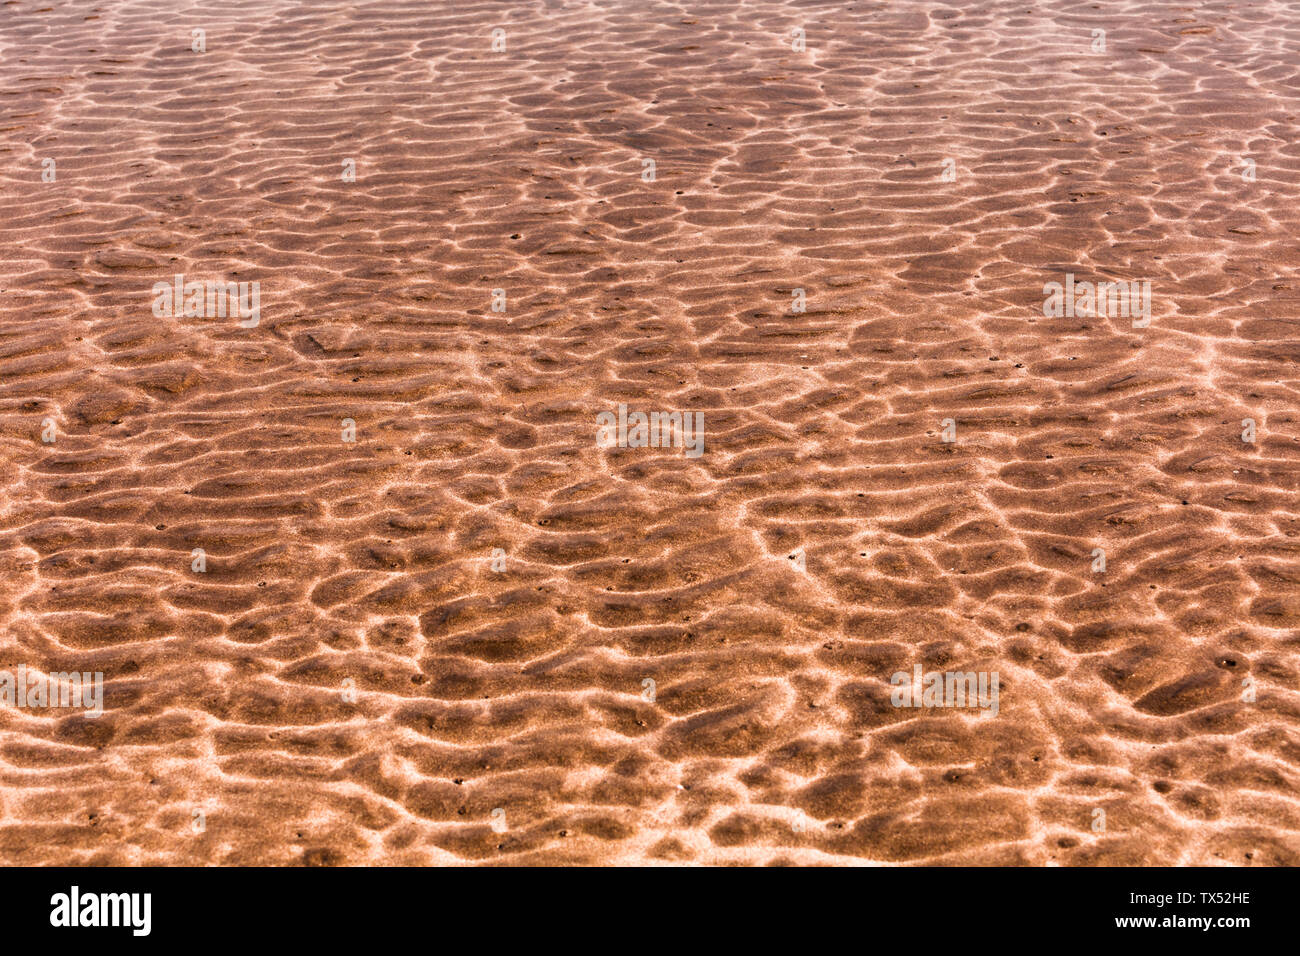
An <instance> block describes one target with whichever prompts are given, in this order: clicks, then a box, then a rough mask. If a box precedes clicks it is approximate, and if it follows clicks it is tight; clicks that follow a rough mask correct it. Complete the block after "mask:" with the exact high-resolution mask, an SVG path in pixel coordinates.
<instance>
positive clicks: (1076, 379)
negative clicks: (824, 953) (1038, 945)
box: [0, 0, 1300, 865]
mask: <svg viewBox="0 0 1300 956" xmlns="http://www.w3.org/2000/svg"><path fill="white" fill-rule="evenodd" d="M1298 13H1300V10H1298V8H1297V6H1296V4H1295V3H1282V2H1271V0H1269V2H1255V3H1224V2H1211V3H1198V4H1176V3H1156V2H1119V3H1108V4H1104V5H1101V4H1099V5H1096V6H1092V5H1085V4H1078V3H1075V2H1073V0H1050V2H1046V3H1043V2H1035V3H1025V2H1018V3H1010V2H1000V0H996V2H989V3H982V4H975V3H966V2H961V3H957V2H953V3H943V2H936V3H930V2H927V3H912V2H901V3H888V4H886V3H875V2H854V3H827V2H802V3H795V2H789V3H784V2H745V3H741V2H740V0H725V2H723V0H716V2H707V0H706V2H692V3H689V4H688V3H680V4H675V3H662V2H642V0H636V2H633V0H627V2H604V3H595V2H548V3H539V2H531V3H522V4H505V3H481V2H459V0H457V2H455V3H423V2H421V3H416V2H408V3H394V2H387V0H383V2H374V3H365V2H361V3H324V2H321V3H302V2H297V3H286V2H277V0H256V2H254V0H246V2H222V3H202V4H200V3H192V4H191V3H167V2H158V0H145V2H117V0H106V2H99V3H91V2H85V0H77V2H68V3H63V2H60V3H57V4H54V3H50V2H48V0H47V2H42V0H17V2H15V0H8V2H6V3H4V4H3V6H0V105H2V106H3V123H2V124H0V152H2V155H3V163H0V263H2V264H0V474H2V476H3V493H2V497H0V668H2V669H7V670H10V671H14V670H16V669H17V668H18V667H19V665H25V666H26V667H29V668H37V669H40V670H41V671H72V670H78V671H85V672H94V671H101V672H103V674H104V679H105V705H104V706H105V710H104V713H103V715H102V716H101V717H99V718H97V719H96V718H92V717H87V716H86V715H85V714H84V712H82V711H78V710H54V709H49V708H44V709H43V708H39V707H30V706H29V707H26V708H21V709H20V708H17V707H16V706H13V705H8V706H3V707H0V810H2V811H3V812H2V817H0V820H2V822H0V859H2V860H3V861H4V862H6V863H70V864H81V863H97V864H144V863H164V864H211V863H220V864H254V863H256V864H297V863H306V864H366V863H385V864H455V863H498V862H505V863H516V864H523V863H654V862H686V863H710V864H718V863H729V862H743V863H754V864H771V863H783V862H784V863H806V864H817V863H836V864H845V863H886V864H918V863H920V864H937V863H942V864H974V863H983V864H1032V865H1044V864H1052V863H1059V864H1062V865H1091V864H1164V863H1185V864H1204V863H1229V864H1241V865H1261V864H1263V865H1270V864H1273V865H1276V864H1296V863H1300V837H1298V835H1297V831H1298V830H1300V796H1298V794H1300V788H1298V786H1297V784H1298V782H1300V694H1298V693H1297V666H1298V663H1300V643H1298V636H1300V514H1298V510H1297V498H1296V493H1297V488H1298V486H1300V421H1297V398H1298V397H1300V389H1298V385H1300V378H1298V375H1297V360H1298V359H1300V279H1298V278H1297V266H1300V248H1298V247H1297V234H1298V232H1300V185H1298V179H1297V174H1298V173H1300V146H1298V145H1297V143H1298V142H1300V15H1298ZM196 28H201V29H203V30H205V31H206V32H205V40H206V52H202V53H199V52H195V51H194V50H193V49H192V48H191V41H192V34H191V31H192V30H193V29H196ZM496 28H501V29H503V30H504V31H505V50H504V51H495V52H494V51H493V50H492V31H493V30H494V29H496ZM796 29H802V30H804V31H805V35H806V49H803V50H796V49H794V47H795V46H797V45H798V44H797V38H798V35H797V34H795V33H793V32H792V31H794V30H796ZM1098 29H1100V30H1104V31H1105V50H1104V51H1100V52H1099V51H1097V50H1095V49H1094V42H1095V41H1094V34H1093V31H1094V30H1098ZM45 158H53V159H54V160H55V161H56V169H57V178H56V180H55V181H54V182H43V181H42V160H43V159H45ZM346 159H352V160H354V161H355V163H356V170H357V176H356V182H355V183H349V182H344V181H343V178H342V175H341V174H342V168H343V163H344V160H346ZM646 159H652V160H653V161H654V163H655V175H654V178H653V180H650V179H649V177H648V175H647V176H643V173H644V172H645V170H646V168H647V167H646V165H645V164H644V162H643V161H644V160H646ZM945 160H952V163H949V164H945ZM1246 160H1251V161H1253V163H1254V164H1255V175H1254V178H1253V179H1251V178H1250V177H1249V176H1248V175H1246V173H1245V170H1246V168H1247V163H1246ZM945 169H951V170H952V171H953V173H955V179H954V180H953V181H947V180H946V179H945V177H944V172H945ZM176 273H183V274H185V275H186V277H187V278H188V279H198V280H206V279H225V280H230V281H257V282H259V283H260V288H261V320H260V324H259V325H258V326H256V327H254V328H243V327H240V326H239V324H238V322H237V320H236V319H234V318H230V317H226V318H221V317H190V318H185V317H183V316H182V317H162V318H159V317H156V316H155V315H154V314H153V311H152V305H153V301H154V299H153V293H152V291H151V290H152V287H153V284H154V283H155V282H158V281H164V282H166V281H170V279H171V277H172V276H173V275H174V274H176ZM1066 273H1074V274H1075V275H1076V277H1078V278H1080V279H1083V278H1088V279H1093V280H1096V279H1098V278H1119V279H1125V280H1149V281H1150V282H1151V288H1152V321H1151V324H1150V327H1149V328H1145V329H1141V328H1139V329H1135V328H1132V327H1131V323H1130V322H1129V321H1128V320H1127V319H1125V318H1111V317H1105V318H1086V317H1085V318H1068V317H1061V318H1047V317H1045V316H1044V314H1043V299H1044V295H1043V291H1042V290H1043V285H1044V283H1045V282H1049V281H1064V277H1065V274H1066ZM494 289H502V290H504V291H505V293H506V309H505V311H504V312H494V311H493V309H492V303H493V290H494ZM795 289H802V290H804V294H805V296H806V302H807V309H806V311H805V312H796V311H794V310H793V308H792V305H793V303H794V291H793V290H795ZM620 403H623V404H626V405H627V406H628V407H629V408H630V409H632V410H643V411H692V412H697V413H700V414H702V415H703V420H704V426H705V442H706V444H705V452H704V454H703V455H702V456H700V457H689V456H687V455H686V454H685V452H684V450H683V449H672V448H620V447H611V448H604V447H600V446H598V444H597V441H596V416H597V415H598V414H599V413H600V412H602V411H611V410H615V409H617V407H618V405H619V404H620ZM47 418H49V419H53V421H54V423H55V440H54V441H53V442H48V441H43V440H42V432H43V429H44V426H43V422H44V421H45V419H47ZM345 419H351V420H352V421H353V422H355V427H356V441H355V442H348V441H344V440H343V438H344V432H343V429H344V427H345V424H344V420H345ZM945 419H952V420H953V423H954V425H955V428H956V441H954V442H946V441H943V436H942V428H943V425H942V423H943V421H944V420H945ZM1244 419H1253V420H1254V421H1255V422H1256V423H1257V429H1258V431H1257V437H1256V439H1255V441H1254V442H1253V443H1248V442H1244V441H1243V440H1242V431H1243V425H1242V422H1243V420H1244ZM497 548H500V549H501V550H502V552H504V564H503V565H502V561H501V559H500V555H499V556H498V562H497V566H498V567H503V570H494V569H493V562H492V555H493V553H494V549H497ZM1098 548H1100V549H1102V551H1103V552H1104V555H1105V559H1106V570H1105V571H1104V572H1095V571H1093V566H1094V561H1095V558H1094V549H1098ZM195 549H203V551H204V553H205V555H206V562H207V564H206V571H205V572H196V571H194V570H192V561H193V560H194V559H193V557H192V555H193V553H194V550H195ZM800 549H802V550H800ZM916 665H921V667H922V668H923V669H924V670H925V671H963V672H965V671H974V672H991V671H996V672H997V673H998V674H999V675H1000V679H1001V690H1000V705H999V709H998V713H997V715H996V716H993V715H992V714H991V713H987V712H981V711H980V710H978V709H970V708H967V709H964V710H963V709H948V710H941V709H929V710H924V709H905V708H897V707H894V706H892V705H891V702H890V691H891V689H892V688H891V686H890V683H889V681H890V676H891V675H892V674H893V673H895V672H897V671H905V672H909V673H911V672H912V671H913V668H914V667H915V666H916ZM1248 678H1249V680H1248ZM646 681H653V684H647V683H645V682H646ZM1251 687H1253V688H1254V690H1253V694H1252V693H1251V692H1250V691H1249V688H1251ZM1251 696H1253V697H1254V699H1253V700H1249V699H1246V698H1248V697H1251ZM651 698H653V699H651ZM1098 810H1101V811H1102V816H1101V817H1099V816H1098V814H1097V812H1096V811H1098ZM1099 819H1101V820H1103V821H1104V827H1102V828H1098V827H1097V821H1098V820H1099Z"/></svg>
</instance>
